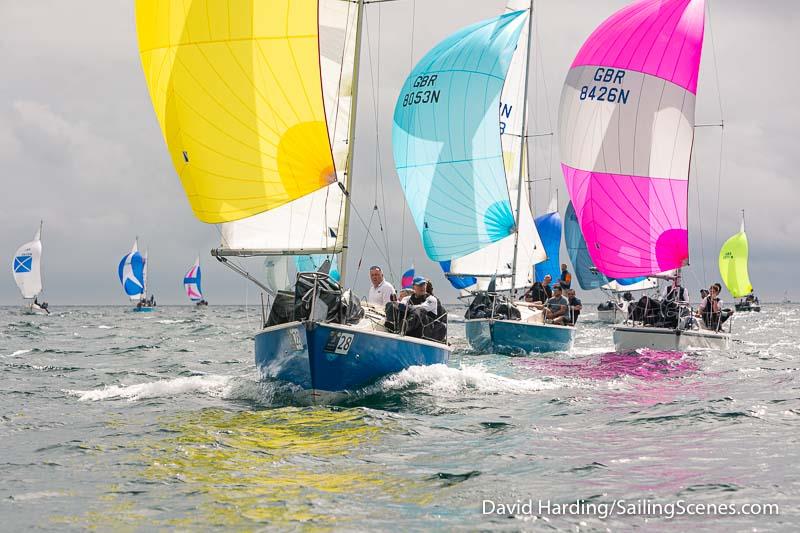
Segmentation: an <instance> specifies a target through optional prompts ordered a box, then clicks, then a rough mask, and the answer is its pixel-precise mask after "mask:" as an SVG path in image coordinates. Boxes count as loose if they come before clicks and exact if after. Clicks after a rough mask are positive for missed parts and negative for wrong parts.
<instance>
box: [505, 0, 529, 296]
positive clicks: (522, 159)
mask: <svg viewBox="0 0 800 533" xmlns="http://www.w3.org/2000/svg"><path fill="white" fill-rule="evenodd" d="M532 33H533V0H531V2H530V4H529V6H528V41H527V43H525V49H526V52H527V57H526V59H525V92H524V95H523V102H524V104H523V106H522V131H521V132H520V133H521V135H522V138H521V139H520V149H519V169H518V170H519V178H518V180H517V210H516V212H515V217H514V219H515V220H514V258H513V260H512V262H511V292H510V294H512V295H513V294H514V288H515V281H516V278H517V254H518V251H519V222H520V218H521V217H520V210H521V206H522V181H523V180H522V176H523V173H522V165H523V164H524V163H526V162H527V161H526V159H525V151H526V150H527V149H528V142H527V141H528V78H529V73H530V68H531V34H532ZM525 186H526V187H527V184H525Z"/></svg>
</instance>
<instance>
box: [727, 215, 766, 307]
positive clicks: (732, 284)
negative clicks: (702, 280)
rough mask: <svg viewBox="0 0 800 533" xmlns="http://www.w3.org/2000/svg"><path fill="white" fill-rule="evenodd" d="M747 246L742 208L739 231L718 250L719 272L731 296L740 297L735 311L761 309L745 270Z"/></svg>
mask: <svg viewBox="0 0 800 533" xmlns="http://www.w3.org/2000/svg"><path fill="white" fill-rule="evenodd" d="M748 253H749V248H748V244H747V234H746V233H745V231H744V210H742V225H741V227H740V229H739V233H737V234H736V235H734V236H733V237H731V238H730V239H728V240H727V241H725V244H723V245H722V248H721V249H720V251H719V274H720V276H722V282H723V283H725V286H726V287H727V288H728V291H729V292H730V293H731V296H733V297H734V298H741V300H740V301H738V302H736V310H737V311H756V312H758V311H761V304H760V303H759V301H758V298H757V297H756V296H755V294H753V285H752V284H751V283H750V275H749V274H748V272H747V259H748Z"/></svg>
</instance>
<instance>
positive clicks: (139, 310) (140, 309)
mask: <svg viewBox="0 0 800 533" xmlns="http://www.w3.org/2000/svg"><path fill="white" fill-rule="evenodd" d="M155 310H156V308H155V307H134V308H133V312H134V313H152V312H153V311H155Z"/></svg>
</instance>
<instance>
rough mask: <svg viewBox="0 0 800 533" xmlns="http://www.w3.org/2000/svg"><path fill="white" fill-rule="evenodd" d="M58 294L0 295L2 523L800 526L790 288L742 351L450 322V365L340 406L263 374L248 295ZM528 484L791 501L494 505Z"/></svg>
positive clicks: (653, 495)
mask: <svg viewBox="0 0 800 533" xmlns="http://www.w3.org/2000/svg"><path fill="white" fill-rule="evenodd" d="M55 311H56V312H55V314H54V315H53V316H50V317H38V316H24V315H21V314H20V313H19V311H18V310H17V309H15V308H2V309H0V446H1V448H0V450H2V452H1V453H0V516H2V519H3V523H2V525H0V529H3V530H9V531H17V530H20V529H56V528H57V529H85V528H97V529H101V530H119V529H125V530H152V529H159V528H161V529H172V528H178V529H214V528H218V529H224V530H242V529H248V530H252V529H262V528H264V529H272V528H274V529H296V530H305V529H331V528H341V529H350V530H365V529H385V530H388V529H392V530H395V531H397V530H401V531H402V530H416V529H423V528H425V529H428V528H435V529H440V530H453V529H463V530H474V529H481V528H492V529H507V530H518V529H525V530H528V529H530V530H551V529H556V530H572V531H575V530H597V529H605V528H610V529H612V530H619V529H630V528H632V527H641V528H644V529H658V530H667V531H683V530H686V529H687V528H689V527H698V526H700V527H703V528H706V529H711V530H718V531H723V530H724V531H728V530H742V531H743V530H753V528H756V529H757V530H768V531H769V530H792V529H796V528H797V527H798V525H800V446H798V441H800V431H798V430H799V429H800V362H799V361H798V360H799V359H800V357H798V354H799V353H800V308H798V307H793V306H766V307H765V312H763V313H761V314H753V315H744V314H739V315H737V321H736V323H735V328H734V331H735V337H736V338H738V339H740V340H739V341H738V342H736V343H735V345H734V349H733V351H732V352H731V353H718V352H708V353H703V354H692V355H678V354H664V353H652V352H648V353H642V354H639V355H632V356H622V355H618V354H613V353H611V352H612V351H613V345H612V342H611V334H610V330H609V329H608V328H607V327H605V326H601V325H599V324H590V323H589V322H584V323H583V324H581V326H580V330H579V334H578V338H577V341H576V347H575V349H574V352H573V353H572V354H558V355H553V356H549V357H538V358H533V357H527V358H525V357H517V358H509V357H503V356H497V355H486V354H470V353H469V352H467V351H466V344H465V341H464V330H463V323H454V324H452V325H451V338H452V339H453V340H454V342H455V344H456V346H457V347H458V348H459V350H458V351H457V352H456V356H455V357H454V361H453V362H452V363H451V366H450V367H442V366H439V367H428V368H412V369H410V370H408V371H405V372H403V373H401V374H398V375H395V376H392V377H389V378H387V379H385V380H384V381H382V382H381V383H379V384H376V385H374V386H372V387H370V388H368V389H366V390H364V391H360V392H359V393H358V394H357V395H355V396H354V397H353V398H352V400H351V401H349V402H348V403H347V404H345V405H341V406H336V407H296V406H291V403H292V398H291V396H290V395H288V394H287V393H286V392H285V391H282V390H281V389H280V388H276V387H275V386H274V385H271V384H267V383H259V382H258V381H257V375H256V371H255V369H254V365H253V361H252V360H253V357H252V349H253V344H252V333H253V332H254V331H255V328H256V324H257V321H258V320H257V318H256V314H255V311H254V310H252V309H251V310H249V312H248V311H247V310H245V309H242V308H234V307H213V306H212V307H209V308H208V309H205V310H203V311H196V310H195V309H192V308H189V307H164V308H160V309H159V310H158V312H156V313H153V314H150V315H139V314H135V313H130V312H126V311H125V310H124V309H123V308H114V307H105V308H99V307H98V308H91V307H84V308H67V309H62V310H59V309H55ZM459 352H460V354H461V355H460V356H459ZM528 499H532V500H533V503H534V511H535V510H536V507H535V506H537V505H538V500H540V499H541V500H545V501H546V500H550V502H551V505H552V504H559V503H561V504H566V503H570V502H574V501H576V499H584V500H586V501H588V502H591V503H595V504H602V503H606V504H610V503H612V502H613V501H614V500H625V502H626V503H627V502H631V503H633V502H637V501H643V500H648V501H652V502H655V503H661V504H669V503H670V502H676V501H678V500H682V501H685V502H686V503H691V504H702V503H706V504H716V505H719V504H723V503H725V504H737V505H738V504H778V505H779V506H780V507H779V509H780V515H779V516H683V517H679V518H674V519H669V518H667V517H663V516H661V517H659V516H650V517H645V516H627V515H620V514H616V515H612V516H610V517H607V518H605V519H601V518H599V517H597V516H586V515H584V516H574V515H569V516H560V515H558V514H555V513H552V512H551V513H549V514H548V515H547V516H527V515H526V514H525V510H524V509H523V510H522V512H518V513H516V516H511V517H507V516H499V515H497V514H495V515H487V516H484V515H482V511H483V510H484V508H483V506H484V505H489V506H490V504H484V503H483V501H484V500H491V501H493V502H495V504H499V503H506V504H508V503H514V502H515V501H516V500H520V501H521V502H522V503H524V502H527V500H528ZM513 514H514V512H513V511H512V515H513ZM533 514H536V513H535V512H534V513H533Z"/></svg>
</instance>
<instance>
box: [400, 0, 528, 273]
mask: <svg viewBox="0 0 800 533" xmlns="http://www.w3.org/2000/svg"><path fill="white" fill-rule="evenodd" d="M526 15H527V10H522V11H514V12H511V13H507V14H505V15H502V16H499V17H494V18H491V19H488V20H485V21H483V22H479V23H477V24H473V25H471V26H469V27H467V28H465V29H463V30H461V31H458V32H456V33H455V34H453V35H451V36H450V37H448V38H447V39H445V40H444V41H442V42H441V43H439V44H438V45H437V46H436V47H434V48H433V49H432V50H431V51H430V52H428V53H427V54H426V55H425V57H423V58H422V60H421V61H420V62H419V63H418V64H417V65H416V66H415V67H414V70H413V71H412V72H411V75H410V76H409V77H408V79H407V80H406V82H405V84H404V85H403V89H402V91H401V92H400V96H399V98H398V100H397V104H396V106H395V111H394V128H393V131H392V147H393V152H394V160H395V166H396V167H397V173H398V176H399V177H400V184H401V186H402V188H403V191H404V192H405V196H406V201H407V203H408V206H409V209H410V210H411V214H412V216H413V218H414V223H415V224H416V226H417V229H418V230H419V232H420V235H421V236H422V243H423V246H424V247H425V252H426V253H427V255H428V257H430V258H431V259H433V260H434V261H446V260H448V259H455V258H459V257H463V256H465V255H467V254H469V253H471V252H474V251H476V250H479V249H481V248H484V247H486V246H488V245H489V244H491V243H493V242H496V241H498V240H500V239H502V238H504V237H506V236H508V235H510V234H512V233H513V231H514V225H515V224H514V215H513V211H512V208H511V200H510V198H509V194H508V187H507V185H506V177H505V169H504V166H503V153H502V145H501V142H500V113H499V105H500V94H501V92H502V90H503V84H504V82H505V78H506V74H507V73H508V67H509V64H510V63H511V58H512V56H513V53H514V49H515V48H516V46H517V41H518V37H519V34H520V31H521V30H522V28H523V27H524V25H525V23H526V21H527V16H526Z"/></svg>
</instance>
